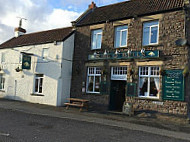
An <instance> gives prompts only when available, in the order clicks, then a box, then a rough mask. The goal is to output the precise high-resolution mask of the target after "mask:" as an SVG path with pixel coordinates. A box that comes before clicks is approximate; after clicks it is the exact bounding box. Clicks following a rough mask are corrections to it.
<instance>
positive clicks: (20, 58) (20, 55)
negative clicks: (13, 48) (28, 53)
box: [19, 53, 23, 64]
mask: <svg viewBox="0 0 190 142" xmlns="http://www.w3.org/2000/svg"><path fill="white" fill-rule="evenodd" d="M22 58H23V54H22V53H20V54H19V63H20V64H21V63H22Z"/></svg>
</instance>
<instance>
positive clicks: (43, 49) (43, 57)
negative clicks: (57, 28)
mask: <svg viewBox="0 0 190 142" xmlns="http://www.w3.org/2000/svg"><path fill="white" fill-rule="evenodd" d="M45 50H47V57H45V56H44V53H45V52H44V51H45ZM48 56H49V48H42V59H45V60H47V59H48Z"/></svg>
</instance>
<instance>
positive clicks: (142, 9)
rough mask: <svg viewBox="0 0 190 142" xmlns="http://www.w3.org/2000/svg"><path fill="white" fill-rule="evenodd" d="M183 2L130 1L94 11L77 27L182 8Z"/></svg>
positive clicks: (166, 0)
mask: <svg viewBox="0 0 190 142" xmlns="http://www.w3.org/2000/svg"><path fill="white" fill-rule="evenodd" d="M183 6H184V0H131V1H125V2H121V3H116V4H112V5H108V6H103V7H99V8H96V9H94V10H93V11H92V12H91V13H89V14H88V15H87V16H86V17H84V18H83V19H82V20H80V21H79V22H78V23H77V26H83V25H91V24H97V23H103V22H106V21H114V20H119V19H125V18H131V17H133V16H140V15H145V14H151V13H158V12H162V11H168V10H174V9H178V8H182V7H183Z"/></svg>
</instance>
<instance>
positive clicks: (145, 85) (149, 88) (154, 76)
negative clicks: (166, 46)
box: [139, 66, 160, 98]
mask: <svg viewBox="0 0 190 142" xmlns="http://www.w3.org/2000/svg"><path fill="white" fill-rule="evenodd" d="M159 72H160V68H159V67H146V66H145V67H140V68H139V96H140V97H147V98H158V97H159V96H158V94H159V90H160V79H159V75H160V74H159Z"/></svg>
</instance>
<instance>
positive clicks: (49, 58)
mask: <svg viewBox="0 0 190 142" xmlns="http://www.w3.org/2000/svg"><path fill="white" fill-rule="evenodd" d="M25 32H26V30H24V29H22V28H21V25H20V26H19V27H18V28H15V37H13V38H11V39H10V40H8V41H6V42H4V43H3V44H1V45H0V97H3V98H8V99H12V100H20V101H27V102H32V103H39V104H47V105H53V106H62V105H63V104H64V102H66V98H68V97H70V86H71V74H72V56H73V50H74V31H73V30H72V27H68V28H60V29H53V30H48V31H41V32H36V33H29V34H25Z"/></svg>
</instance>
